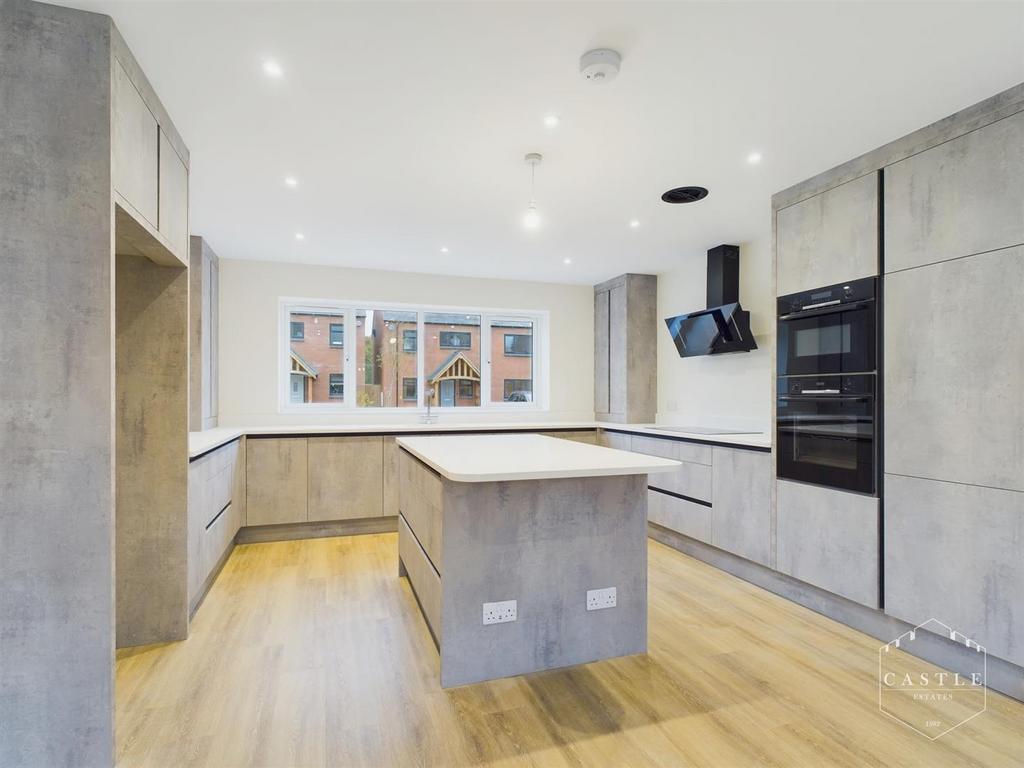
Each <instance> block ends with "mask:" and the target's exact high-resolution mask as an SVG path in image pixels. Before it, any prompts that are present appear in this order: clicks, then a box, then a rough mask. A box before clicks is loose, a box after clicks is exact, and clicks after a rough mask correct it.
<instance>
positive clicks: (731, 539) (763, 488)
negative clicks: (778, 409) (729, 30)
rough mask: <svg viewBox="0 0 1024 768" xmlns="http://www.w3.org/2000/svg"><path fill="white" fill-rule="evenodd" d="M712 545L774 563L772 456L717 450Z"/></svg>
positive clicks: (714, 455) (713, 492)
mask: <svg viewBox="0 0 1024 768" xmlns="http://www.w3.org/2000/svg"><path fill="white" fill-rule="evenodd" d="M712 467H713V476H714V483H713V488H712V497H711V498H712V500H713V501H714V514H713V515H712V534H711V543H712V544H714V545H715V546H716V547H718V548H719V549H724V550H726V551H727V552H732V553H733V554H736V555H739V556H740V557H745V558H747V559H748V560H753V561H754V562H756V563H761V565H768V566H770V565H771V564H772V562H771V561H772V530H771V455H770V454H768V453H763V452H760V451H746V450H734V449H732V448H719V447H717V446H716V447H715V448H714V452H713V457H712Z"/></svg>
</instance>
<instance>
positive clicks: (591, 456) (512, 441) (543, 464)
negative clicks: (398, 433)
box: [397, 434, 681, 483]
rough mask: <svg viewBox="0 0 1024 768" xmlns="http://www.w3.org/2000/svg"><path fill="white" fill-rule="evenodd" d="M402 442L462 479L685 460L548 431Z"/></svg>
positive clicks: (666, 465) (543, 475) (545, 476)
mask: <svg viewBox="0 0 1024 768" xmlns="http://www.w3.org/2000/svg"><path fill="white" fill-rule="evenodd" d="M397 441H398V444H399V445H400V446H401V447H402V448H404V449H405V450H407V451H408V452H409V453H411V454H412V455H413V456H415V457H416V458H418V459H419V460H420V461H422V462H423V463H424V464H426V465H427V466H429V467H430V468H431V469H433V470H434V471H436V472H437V473H439V474H440V475H442V476H443V477H446V478H448V479H449V480H453V481H455V482H458V483H490V482H502V481H506V480H553V479H556V478H562V477H609V476H612V475H648V474H651V473H655V472H671V471H672V470H674V469H676V468H678V467H679V466H681V465H680V463H679V462H678V461H673V460H672V459H663V458H660V457H658V456H646V455H644V454H639V453H631V452H629V451H618V450H615V449H612V448H602V447H600V446H596V445H588V444H586V443H576V442H572V441H570V440H559V439H558V438H555V437H546V436H544V435H515V434H502V435H431V436H426V437H415V436H413V437H399V438H398V440H397Z"/></svg>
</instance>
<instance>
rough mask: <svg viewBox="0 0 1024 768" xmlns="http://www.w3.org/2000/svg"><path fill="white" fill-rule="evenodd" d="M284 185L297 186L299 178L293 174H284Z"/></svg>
mask: <svg viewBox="0 0 1024 768" xmlns="http://www.w3.org/2000/svg"><path fill="white" fill-rule="evenodd" d="M284 185H285V186H286V187H297V186H299V180H298V179H296V178H295V177H294V176H285V177H284Z"/></svg>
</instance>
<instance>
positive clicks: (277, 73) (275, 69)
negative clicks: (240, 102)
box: [263, 59, 284, 80]
mask: <svg viewBox="0 0 1024 768" xmlns="http://www.w3.org/2000/svg"><path fill="white" fill-rule="evenodd" d="M263 72H264V74H266V76H267V77H272V78H274V79H275V80H280V79H281V78H282V77H284V70H283V69H281V65H280V64H278V63H277V62H276V61H274V60H273V59H267V60H265V61H264V62H263Z"/></svg>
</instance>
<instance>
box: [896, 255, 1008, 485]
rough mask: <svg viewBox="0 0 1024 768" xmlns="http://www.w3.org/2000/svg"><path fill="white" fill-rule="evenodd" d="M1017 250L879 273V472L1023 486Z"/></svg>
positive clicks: (974, 482) (960, 481)
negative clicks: (881, 349) (881, 300)
mask: <svg viewBox="0 0 1024 768" xmlns="http://www.w3.org/2000/svg"><path fill="white" fill-rule="evenodd" d="M1022 285H1024V247H1017V248H1005V249H1003V250H1000V251H994V252H991V253H982V254H978V255H976V256H970V257H968V258H964V259H955V260H953V261H944V262H942V263H939V264H931V265H929V266H927V267H919V268H917V269H909V270H906V271H903V272H896V273H894V274H891V275H886V277H885V339H884V347H885V471H886V472H891V473H894V474H899V475H910V476H915V477H926V478H931V479H933V480H950V481H953V482H958V483H971V484H974V485H987V486H991V487H993V488H1008V489H1011V490H1017V491H1021V490H1024V469H1022V467H1024V433H1022V431H1021V424H1022V423H1024V400H1022V398H1021V392H1020V383H1021V381H1024V343H1022V341H1021V337H1020V329H1021V328H1022V327H1024V302H1022V301H1021V286H1022Z"/></svg>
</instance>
